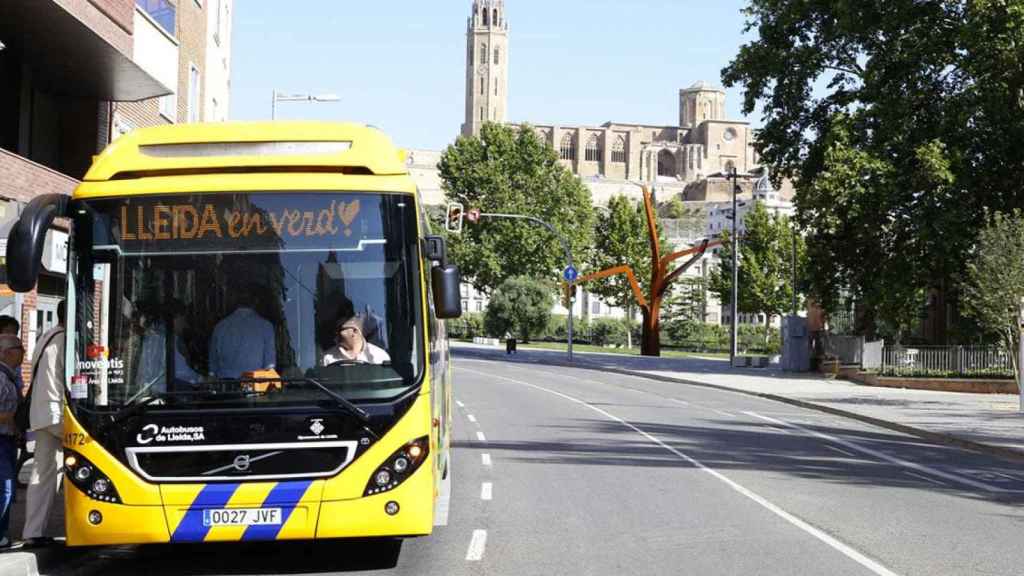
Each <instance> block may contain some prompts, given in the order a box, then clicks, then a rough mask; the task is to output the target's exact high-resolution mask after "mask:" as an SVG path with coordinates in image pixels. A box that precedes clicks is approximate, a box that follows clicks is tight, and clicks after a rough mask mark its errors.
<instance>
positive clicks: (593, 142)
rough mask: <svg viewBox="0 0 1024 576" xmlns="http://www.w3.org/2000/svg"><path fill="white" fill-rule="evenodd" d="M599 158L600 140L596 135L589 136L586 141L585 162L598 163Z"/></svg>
mask: <svg viewBox="0 0 1024 576" xmlns="http://www.w3.org/2000/svg"><path fill="white" fill-rule="evenodd" d="M601 156H602V154H601V140H600V139H599V138H598V137H597V134H591V135H590V139H589V140H587V155H586V159H587V162H600V161H601Z"/></svg>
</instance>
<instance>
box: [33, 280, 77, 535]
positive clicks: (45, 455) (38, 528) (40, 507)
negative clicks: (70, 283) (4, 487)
mask: <svg viewBox="0 0 1024 576" xmlns="http://www.w3.org/2000/svg"><path fill="white" fill-rule="evenodd" d="M66 316H67V308H66V304H65V302H64V301H63V300H62V301H61V302H60V304H59V305H57V326H55V327H53V328H52V329H50V330H48V331H47V332H46V333H45V334H43V335H42V337H41V338H39V345H38V346H36V351H35V354H34V355H33V356H34V357H33V358H32V381H31V382H30V383H29V392H28V393H29V395H30V396H29V411H28V412H29V430H32V431H33V432H35V441H36V448H35V451H34V456H33V459H34V460H35V466H33V467H32V476H31V477H30V478H29V481H28V494H27V496H28V497H27V499H26V501H25V530H24V532H23V536H24V538H25V546H28V547H35V546H43V545H46V544H50V543H52V542H53V539H52V538H44V537H43V531H44V530H45V529H46V521H47V520H49V518H50V507H51V506H53V501H54V499H55V498H56V496H57V472H58V471H59V470H60V466H61V464H62V462H61V461H62V460H63V453H62V447H61V444H62V436H63V432H64V430H63V422H64V347H65V338H64V322H65V320H66Z"/></svg>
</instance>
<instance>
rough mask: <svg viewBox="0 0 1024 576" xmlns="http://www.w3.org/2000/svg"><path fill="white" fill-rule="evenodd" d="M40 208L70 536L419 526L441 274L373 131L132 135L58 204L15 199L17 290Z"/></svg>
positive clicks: (415, 206)
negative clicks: (65, 261) (58, 243)
mask: <svg viewBox="0 0 1024 576" xmlns="http://www.w3.org/2000/svg"><path fill="white" fill-rule="evenodd" d="M55 218H62V219H64V220H63V221H66V222H68V223H69V226H70V240H69V270H68V275H67V277H68V284H67V314H68V322H67V323H68V330H67V347H66V350H67V352H66V365H67V376H66V378H67V382H66V385H67V389H66V395H65V399H66V406H65V412H64V490H65V492H64V493H65V506H66V511H65V512H66V528H67V543H68V545H70V546H84V545H90V546H91V545H107V544H141V543H164V542H168V543H170V542H211V541H250V540H289V539H326V538H345V537H378V536H379V537H391V536H400V537H404V536H419V535H426V534H429V533H431V531H432V529H433V525H434V517H435V503H436V502H438V500H439V494H441V493H443V491H444V489H445V482H446V479H447V471H448V467H449V456H448V454H449V451H450V413H451V381H450V369H449V364H448V346H447V341H446V336H445V332H444V325H443V322H442V320H443V319H445V318H453V317H457V316H459V315H460V314H461V300H460V298H459V271H458V269H457V268H456V267H455V266H453V265H449V264H448V263H447V261H446V257H445V243H444V240H443V238H441V237H439V236H431V235H430V226H429V223H428V219H427V217H426V212H425V210H424V207H423V205H422V204H421V202H420V199H419V198H418V197H417V191H416V187H415V184H414V182H413V180H412V178H411V177H410V176H409V173H408V168H407V163H406V162H405V154H404V153H402V152H400V151H399V150H397V149H395V148H394V147H393V146H392V144H391V142H390V140H389V139H388V138H387V137H386V136H385V135H384V134H382V133H381V132H380V131H378V130H376V129H374V128H371V127H366V126H360V125H354V124H325V123H224V124H187V125H177V126H165V127H157V128H147V129H142V130H137V131H135V132H132V133H131V134H128V135H126V136H123V137H122V138H120V139H119V140H117V141H116V142H114V143H113V144H111V145H110V146H109V147H108V148H107V149H106V150H105V151H104V152H103V153H102V154H100V155H99V156H97V157H96V158H95V161H94V163H93V166H92V167H91V169H90V170H89V172H88V174H87V175H86V177H85V179H84V181H83V182H82V183H81V184H80V185H79V186H78V187H77V189H76V190H75V193H74V195H73V196H72V197H70V198H69V197H66V196H59V195H47V196H40V197H37V198H35V199H34V200H33V201H32V202H31V203H30V204H29V205H28V207H27V208H26V209H25V210H24V211H23V213H22V216H21V218H20V220H19V221H18V223H17V224H16V225H15V227H14V229H13V230H12V232H11V234H10V237H9V240H8V251H7V262H8V278H9V282H10V284H11V286H12V288H14V289H15V290H19V291H28V290H31V289H32V288H33V287H34V285H35V283H36V277H37V275H38V272H39V267H40V258H41V252H42V250H41V248H42V246H43V242H44V237H45V234H46V231H47V229H49V228H50V226H51V224H52V223H53V220H54V219H55ZM428 293H429V295H428Z"/></svg>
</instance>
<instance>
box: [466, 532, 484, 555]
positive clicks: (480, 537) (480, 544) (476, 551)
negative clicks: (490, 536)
mask: <svg viewBox="0 0 1024 576" xmlns="http://www.w3.org/2000/svg"><path fill="white" fill-rule="evenodd" d="M485 546H487V530H473V539H472V540H470V541H469V550H468V551H467V552H466V560H469V561H470V562H479V561H480V560H481V559H483V557H484V547H485Z"/></svg>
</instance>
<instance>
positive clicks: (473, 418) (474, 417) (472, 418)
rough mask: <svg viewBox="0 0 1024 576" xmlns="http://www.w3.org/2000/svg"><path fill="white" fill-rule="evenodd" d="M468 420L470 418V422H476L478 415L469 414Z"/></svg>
mask: <svg viewBox="0 0 1024 576" xmlns="http://www.w3.org/2000/svg"><path fill="white" fill-rule="evenodd" d="M466 420H469V421H470V422H472V423H474V424H476V416H473V415H472V414H467V415H466Z"/></svg>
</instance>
